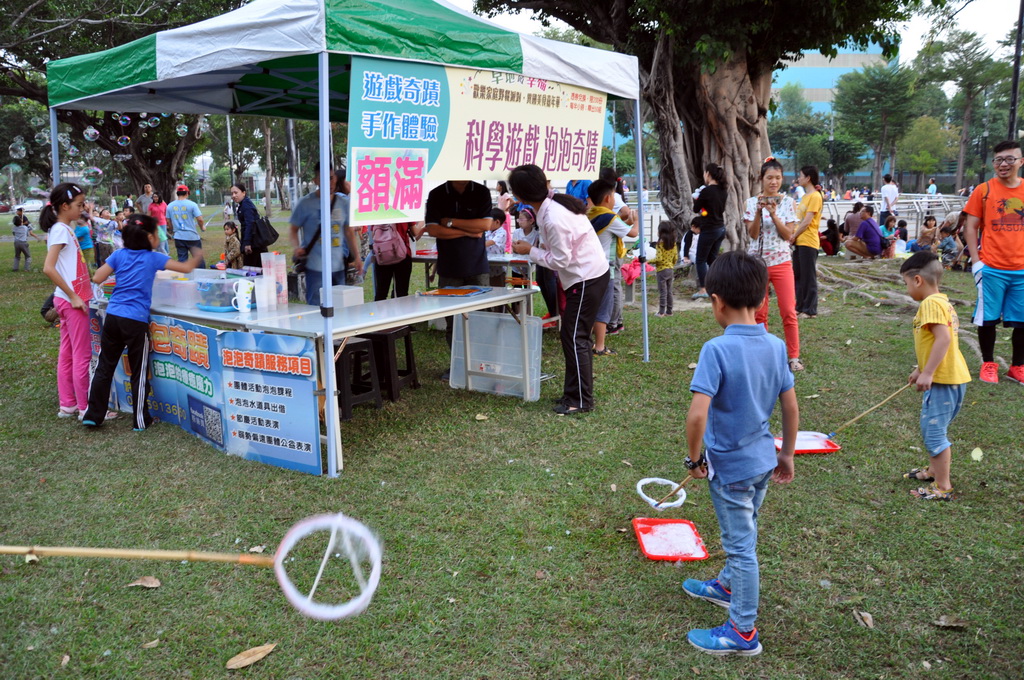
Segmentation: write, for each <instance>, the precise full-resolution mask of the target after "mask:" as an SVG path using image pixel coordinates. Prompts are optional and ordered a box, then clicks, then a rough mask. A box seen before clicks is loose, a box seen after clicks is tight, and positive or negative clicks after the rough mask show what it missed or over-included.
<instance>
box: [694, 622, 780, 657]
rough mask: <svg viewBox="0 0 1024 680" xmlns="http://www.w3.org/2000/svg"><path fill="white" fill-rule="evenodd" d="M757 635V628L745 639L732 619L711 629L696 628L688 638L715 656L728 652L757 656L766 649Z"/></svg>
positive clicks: (699, 647) (702, 649)
mask: <svg viewBox="0 0 1024 680" xmlns="http://www.w3.org/2000/svg"><path fill="white" fill-rule="evenodd" d="M757 637H758V636H757V629H756V628H755V629H754V634H753V635H752V636H751V638H750V639H749V640H747V639H745V638H744V637H743V636H742V635H740V632H739V631H738V630H736V626H735V625H734V624H733V622H732V621H731V620H729V621H726V622H725V623H723V624H722V625H721V626H718V627H717V628H712V629H711V630H707V629H704V628H696V629H694V630H691V631H690V632H689V633H687V634H686V639H687V640H688V641H689V642H690V644H691V645H693V646H694V647H696V648H697V649H699V650H700V651H702V652H706V653H708V654H713V655H715V656H726V655H727V654H737V655H739V656H757V655H758V654H760V653H761V652H762V651H763V650H764V648H763V647H762V646H761V643H760V641H759V640H758V639H757Z"/></svg>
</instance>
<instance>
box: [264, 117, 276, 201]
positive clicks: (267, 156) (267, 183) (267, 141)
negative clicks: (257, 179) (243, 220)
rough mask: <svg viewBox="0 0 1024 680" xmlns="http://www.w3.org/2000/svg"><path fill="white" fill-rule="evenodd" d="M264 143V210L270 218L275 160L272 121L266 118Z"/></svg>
mask: <svg viewBox="0 0 1024 680" xmlns="http://www.w3.org/2000/svg"><path fill="white" fill-rule="evenodd" d="M263 143H264V145H265V146H264V160H263V167H264V170H265V174H264V178H263V179H264V181H263V186H264V189H263V201H264V208H265V210H266V212H267V217H268V218H269V217H270V190H271V188H273V186H274V159H273V156H271V137H270V121H269V120H267V119H266V118H264V119H263Z"/></svg>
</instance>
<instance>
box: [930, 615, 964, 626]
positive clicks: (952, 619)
mask: <svg viewBox="0 0 1024 680" xmlns="http://www.w3.org/2000/svg"><path fill="white" fill-rule="evenodd" d="M932 623H933V624H935V625H936V626H938V627H939V628H966V627H967V622H966V621H964V620H963V619H961V618H957V617H956V616H946V615H945V614H943V615H942V616H940V617H939V619H938V620H937V621H932Z"/></svg>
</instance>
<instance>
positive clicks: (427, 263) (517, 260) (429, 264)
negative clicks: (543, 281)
mask: <svg viewBox="0 0 1024 680" xmlns="http://www.w3.org/2000/svg"><path fill="white" fill-rule="evenodd" d="M412 261H413V262H418V263H421V264H422V265H423V283H424V285H425V286H426V288H427V289H430V288H433V287H434V276H435V274H436V272H437V251H436V250H431V251H426V252H424V251H419V252H413V255H412ZM487 262H488V264H492V265H498V266H499V267H504V268H505V278H506V279H509V278H511V277H512V267H513V265H518V266H525V267H526V273H527V278H528V280H529V281H530V282H531V284H530V285H531V286H532V285H533V284H532V282H533V280H534V279H535V278H536V276H537V273H536V272H537V270H536V267H537V265H535V264H534V263H533V261H532V260H530V258H528V257H526V256H525V255H516V254H515V253H505V254H502V255H491V254H490V253H488V254H487ZM526 304H527V309H528V310H529V313H530V314H533V299H532V298H531V299H530V300H529V301H528V302H527V303H526Z"/></svg>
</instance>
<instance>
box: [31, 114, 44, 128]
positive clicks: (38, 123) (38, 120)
mask: <svg viewBox="0 0 1024 680" xmlns="http://www.w3.org/2000/svg"><path fill="white" fill-rule="evenodd" d="M29 123H31V124H32V127H34V128H39V127H43V126H44V125H46V121H45V120H43V117H42V116H33V117H32V118H30V119H29Z"/></svg>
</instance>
